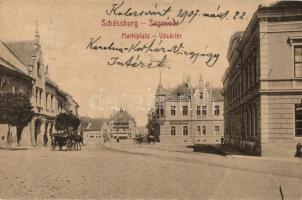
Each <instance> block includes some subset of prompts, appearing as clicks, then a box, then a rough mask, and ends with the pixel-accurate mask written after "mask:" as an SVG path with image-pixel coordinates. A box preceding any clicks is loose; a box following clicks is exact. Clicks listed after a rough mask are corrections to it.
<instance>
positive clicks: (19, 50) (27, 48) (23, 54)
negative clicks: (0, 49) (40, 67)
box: [6, 40, 36, 66]
mask: <svg viewBox="0 0 302 200" xmlns="http://www.w3.org/2000/svg"><path fill="white" fill-rule="evenodd" d="M6 46H7V47H8V48H9V49H10V51H11V52H12V53H13V54H14V55H15V56H16V57H17V58H18V59H19V60H20V61H21V62H22V63H23V64H24V65H26V66H29V65H32V66H33V64H34V61H35V56H36V48H35V41H34V40H28V41H14V42H6Z"/></svg>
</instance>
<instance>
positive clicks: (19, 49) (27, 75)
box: [0, 32, 79, 146]
mask: <svg viewBox="0 0 302 200" xmlns="http://www.w3.org/2000/svg"><path fill="white" fill-rule="evenodd" d="M0 49H1V51H0V53H1V55H0V58H1V59H0V61H1V63H0V65H1V68H0V76H1V85H5V88H3V87H1V89H0V92H25V93H28V94H29V95H30V96H31V99H30V101H31V104H32V106H33V110H34V112H35V117H34V118H33V119H32V121H31V122H30V124H29V125H28V127H26V128H24V130H23V133H22V140H21V143H22V144H27V145H30V144H31V145H34V146H35V145H42V144H43V135H44V134H46V135H47V136H50V135H51V134H52V133H53V131H54V121H55V117H56V115H57V114H59V113H60V112H73V114H75V115H77V114H78V111H77V110H78V107H79V105H78V104H77V103H76V102H75V100H74V99H73V98H72V97H71V96H70V95H69V94H67V93H66V92H64V91H62V90H61V89H60V88H59V87H58V85H57V84H56V83H55V82H53V81H52V80H51V79H50V77H49V75H48V67H47V66H46V65H45V64H44V60H43V54H42V48H41V44H40V38H39V34H38V33H37V32H36V35H35V39H34V40H29V41H13V42H1V43H0ZM0 126H1V131H0V132H1V138H2V139H3V140H2V141H3V142H4V141H5V140H6V138H5V137H6V133H7V131H8V130H7V128H6V127H7V126H5V125H0ZM13 132H15V131H14V130H13ZM13 136H14V137H13V142H16V138H15V134H13Z"/></svg>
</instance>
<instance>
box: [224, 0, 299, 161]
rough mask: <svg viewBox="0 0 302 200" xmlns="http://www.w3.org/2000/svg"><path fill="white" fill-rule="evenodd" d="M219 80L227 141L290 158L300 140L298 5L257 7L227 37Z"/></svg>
mask: <svg viewBox="0 0 302 200" xmlns="http://www.w3.org/2000/svg"><path fill="white" fill-rule="evenodd" d="M227 57H228V60H229V67H228V69H227V70H226V72H225V75H224V78H223V85H224V96H225V98H224V99H225V142H226V143H227V144H229V145H231V146H233V147H237V148H239V149H242V150H243V151H247V152H249V153H252V154H257V155H264V156H266V155H268V156H294V151H295V146H296V144H297V142H299V141H301V139H302V138H301V136H302V123H301V119H302V117H301V116H302V104H301V100H302V2H293V1H289V2H286V1H282V2H278V3H276V4H274V5H271V6H269V7H261V6H260V7H259V8H258V10H257V11H256V12H255V13H254V15H253V17H252V19H251V21H250V22H249V24H248V26H247V28H246V30H245V31H244V32H238V33H235V34H234V35H233V36H232V37H231V41H230V45H229V50H228V55H227Z"/></svg>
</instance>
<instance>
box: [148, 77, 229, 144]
mask: <svg viewBox="0 0 302 200" xmlns="http://www.w3.org/2000/svg"><path fill="white" fill-rule="evenodd" d="M223 110H224V109H223V97H222V95H221V89H220V88H212V87H210V85H209V83H206V84H204V82H203V80H202V78H200V80H199V84H198V85H197V86H196V87H192V86H191V83H190V78H189V77H188V78H187V80H186V81H184V82H183V83H182V84H180V85H179V86H178V87H176V88H167V89H165V88H164V87H163V85H162V83H161V78H160V81H159V85H158V87H157V90H156V94H155V109H154V111H151V112H153V113H149V118H151V117H152V116H156V117H157V120H158V122H159V124H160V142H161V143H170V144H179V145H192V144H216V143H220V140H221V137H222V136H223V130H224V124H223V112H224V111H223Z"/></svg>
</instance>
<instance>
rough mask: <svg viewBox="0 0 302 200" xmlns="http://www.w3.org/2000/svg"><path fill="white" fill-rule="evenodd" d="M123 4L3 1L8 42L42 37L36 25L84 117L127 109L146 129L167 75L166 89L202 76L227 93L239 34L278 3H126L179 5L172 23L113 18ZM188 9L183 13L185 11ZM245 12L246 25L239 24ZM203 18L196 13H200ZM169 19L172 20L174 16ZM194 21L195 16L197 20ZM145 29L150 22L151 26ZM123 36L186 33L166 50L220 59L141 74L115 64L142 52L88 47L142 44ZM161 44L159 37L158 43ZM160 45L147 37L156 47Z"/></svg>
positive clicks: (169, 61)
mask: <svg viewBox="0 0 302 200" xmlns="http://www.w3.org/2000/svg"><path fill="white" fill-rule="evenodd" d="M121 2H122V1H121V0H73V1H69V0H0V25H1V31H0V40H1V41H4V42H5V41H14V40H30V39H33V38H34V34H35V30H36V21H37V22H38V31H39V35H40V40H41V44H42V50H43V57H44V63H45V64H47V65H48V66H49V74H50V77H51V78H52V80H54V81H55V82H56V83H57V84H58V85H59V86H60V87H61V88H62V89H63V90H65V91H67V92H68V93H69V94H71V95H72V96H73V97H74V99H75V100H76V101H77V102H78V103H79V104H80V110H79V113H80V115H81V116H90V117H109V116H110V115H111V114H112V113H113V112H114V109H119V108H120V107H121V105H122V106H123V107H124V108H125V109H127V110H128V112H129V113H130V114H131V115H133V116H134V117H135V119H136V122H137V124H138V125H140V126H142V125H145V124H146V122H147V112H148V110H149V109H150V106H152V97H153V96H154V92H155V90H156V88H157V85H158V82H159V77H160V74H161V77H162V84H163V86H164V87H176V86H177V85H178V84H181V83H182V82H183V80H184V77H187V76H190V77H191V84H192V85H193V86H194V85H197V84H198V80H199V77H200V76H202V78H203V80H204V81H205V82H206V81H209V83H210V85H211V86H213V87H222V82H221V79H222V76H223V74H224V72H225V69H226V68H227V67H228V61H227V59H226V54H227V50H228V45H229V39H230V37H231V35H232V34H233V33H234V32H236V31H244V30H245V28H246V26H247V25H248V23H249V21H250V19H251V17H252V15H253V13H254V12H255V11H256V9H257V8H258V5H259V4H262V5H269V4H270V3H272V2H274V1H273V0H224V1H223V0H187V1H181V0H163V1H160V0H144V1H143V0H125V1H124V3H123V5H122V6H121V7H120V8H119V10H120V11H126V10H127V9H128V8H130V7H132V10H138V11H141V10H155V6H156V9H157V10H159V11H162V10H163V9H166V8H168V7H169V6H171V11H170V12H169V13H168V14H167V15H166V16H164V17H158V16H152V17H150V16H143V17H129V16H114V15H112V14H111V15H107V14H106V10H107V11H110V9H111V8H112V4H114V3H115V4H118V5H119V4H121ZM181 9H182V10H181ZM179 10H181V11H182V12H181V14H180V15H183V16H184V14H186V13H185V11H188V12H187V14H189V13H190V12H191V11H195V12H196V10H199V11H198V14H201V16H199V15H197V16H196V17H195V18H194V19H192V21H191V22H190V23H189V20H190V17H189V16H187V18H186V19H185V20H184V22H183V23H182V24H180V25H178V26H172V27H161V28H158V27H154V26H153V27H151V26H148V23H149V20H150V19H153V20H160V21H169V20H170V21H171V18H174V19H176V20H181V19H182V18H180V17H177V14H178V12H179ZM227 10H229V14H228V16H227V17H226V18H224V19H222V20H220V19H216V18H207V17H203V16H202V13H205V12H208V13H220V12H225V11H227ZM236 11H238V12H239V13H240V14H241V15H242V14H243V12H245V13H246V14H245V15H244V17H243V19H236V20H234V19H232V17H233V16H234V15H235V13H236ZM195 12H192V14H194V13H195ZM168 16H169V19H168V18H167V17H168ZM191 16H193V15H191ZM102 19H104V20H106V21H108V20H111V21H113V20H118V21H121V20H127V21H138V22H139V25H138V27H137V28H135V27H105V26H102ZM144 23H145V24H144ZM122 33H125V34H131V33H141V34H150V35H151V36H152V35H157V36H158V35H159V33H172V34H175V33H176V34H181V35H182V36H181V38H180V39H164V40H163V41H162V46H165V47H166V48H168V47H171V46H173V45H177V44H180V43H183V45H184V47H185V48H186V49H187V50H189V51H194V52H200V53H209V52H213V53H219V58H218V60H217V62H216V64H215V65H214V66H213V67H208V66H207V65H206V63H205V61H206V59H205V58H198V59H197V60H196V62H194V63H193V62H192V60H191V59H190V58H189V57H188V56H183V55H175V54H167V58H166V60H165V67H161V68H159V67H156V68H151V69H148V68H133V67H125V66H118V65H112V66H110V65H108V62H109V63H110V62H113V60H112V57H113V58H114V57H117V56H118V57H119V59H120V60H121V61H125V60H127V59H128V58H130V57H131V56H132V55H135V56H137V55H138V53H137V54H136V53H133V54H131V53H130V54H127V53H126V54H120V53H119V52H116V51H95V50H92V49H89V48H88V49H87V48H86V47H87V46H88V44H89V42H90V41H91V38H97V37H101V39H100V41H98V43H97V44H98V45H104V46H106V45H109V44H111V43H112V42H114V44H115V45H116V46H119V47H129V46H131V45H132V44H136V43H137V42H138V41H139V40H137V39H124V38H122ZM155 39H156V42H159V40H160V39H159V38H158V37H156V38H155ZM152 40H153V39H152V38H149V39H143V40H142V41H141V42H142V43H146V44H149V43H150V42H151V41H152ZM162 58H163V54H156V53H146V54H143V53H141V54H140V59H141V60H143V61H145V62H147V61H149V60H152V59H153V60H160V59H162Z"/></svg>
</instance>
